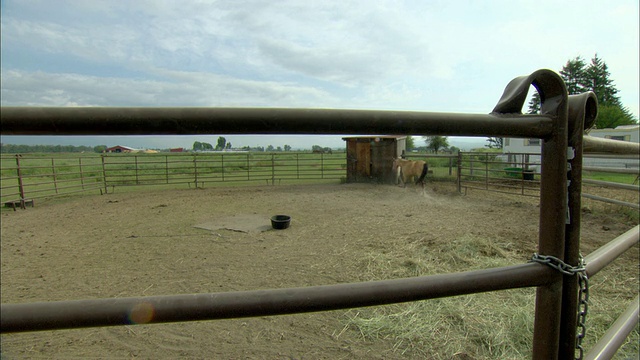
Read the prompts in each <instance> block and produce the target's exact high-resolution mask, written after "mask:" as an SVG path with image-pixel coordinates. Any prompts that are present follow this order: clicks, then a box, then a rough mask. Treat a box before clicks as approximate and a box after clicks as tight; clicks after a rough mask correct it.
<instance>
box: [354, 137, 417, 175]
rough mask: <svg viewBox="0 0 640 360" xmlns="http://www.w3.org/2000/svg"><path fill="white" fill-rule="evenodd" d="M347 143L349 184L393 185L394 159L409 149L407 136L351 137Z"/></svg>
mask: <svg viewBox="0 0 640 360" xmlns="http://www.w3.org/2000/svg"><path fill="white" fill-rule="evenodd" d="M342 140H345V141H346V142H347V182H377V183H382V184H393V183H394V182H395V174H394V173H393V170H392V169H391V166H392V165H393V159H394V158H397V157H399V156H401V155H402V152H403V151H404V150H405V149H406V147H407V137H406V136H350V137H344V138H342Z"/></svg>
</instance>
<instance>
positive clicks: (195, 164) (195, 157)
mask: <svg viewBox="0 0 640 360" xmlns="http://www.w3.org/2000/svg"><path fill="white" fill-rule="evenodd" d="M197 158H198V154H196V153H194V154H193V174H194V176H195V178H194V181H195V184H196V189H197V188H198V160H197Z"/></svg>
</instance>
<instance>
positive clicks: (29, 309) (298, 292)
mask: <svg viewBox="0 0 640 360" xmlns="http://www.w3.org/2000/svg"><path fill="white" fill-rule="evenodd" d="M558 276H559V274H558V272H557V271H555V270H553V269H551V268H550V267H548V266H545V265H541V264H537V263H527V264H521V265H513V266H507V267H502V268H493V269H486V270H476V271H468V272H462V273H454V274H443V275H432V276H422V277H414V278H405V279H395V280H382V281H371V282H364V283H353V284H338V285H324V286H311V287H305V288H290V289H272V290H255V291H238V292H227V293H209V294H188V295H169V296H150V297H138V298H113V299H95V300H73V301H57V302H36V303H25V304H2V305H0V333H10V332H23V331H40V330H55V329H68V328H80V327H98V326H116V325H129V324H151V323H166V322H178V321H196V320H214V319H229V318H242V317H252V316H269V315H283V314H294V313H304V312H314V311H326V310H339V309H348V308H356V307H363V306H374V305H386V304H392V303H400V302H408V301H417V300H426V299H435V298H440V297H448V296H456V295H465V294H473V293H481V292H487V291H496V290H506V289H516V288H523V287H533V286H542V285H548V284H550V283H552V282H553V281H557V277H558Z"/></svg>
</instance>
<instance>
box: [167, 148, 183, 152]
mask: <svg viewBox="0 0 640 360" xmlns="http://www.w3.org/2000/svg"><path fill="white" fill-rule="evenodd" d="M169 152H184V148H171V149H169Z"/></svg>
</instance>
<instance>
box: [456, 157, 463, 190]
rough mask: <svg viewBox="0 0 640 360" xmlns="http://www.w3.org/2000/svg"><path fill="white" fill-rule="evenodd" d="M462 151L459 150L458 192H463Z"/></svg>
mask: <svg viewBox="0 0 640 360" xmlns="http://www.w3.org/2000/svg"><path fill="white" fill-rule="evenodd" d="M461 174H462V152H461V151H458V174H457V176H456V177H457V178H458V193H460V194H461V193H462V176H461Z"/></svg>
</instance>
